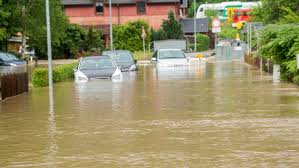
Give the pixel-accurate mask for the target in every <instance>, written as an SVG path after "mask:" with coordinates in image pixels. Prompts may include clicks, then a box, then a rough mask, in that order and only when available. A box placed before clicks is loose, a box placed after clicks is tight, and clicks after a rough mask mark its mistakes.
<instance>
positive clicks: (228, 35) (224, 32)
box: [219, 23, 238, 39]
mask: <svg viewBox="0 0 299 168" xmlns="http://www.w3.org/2000/svg"><path fill="white" fill-rule="evenodd" d="M237 33H238V30H237V29H234V28H233V27H232V25H231V23H222V24H221V32H220V35H219V36H220V38H224V39H235V38H236V35H237Z"/></svg>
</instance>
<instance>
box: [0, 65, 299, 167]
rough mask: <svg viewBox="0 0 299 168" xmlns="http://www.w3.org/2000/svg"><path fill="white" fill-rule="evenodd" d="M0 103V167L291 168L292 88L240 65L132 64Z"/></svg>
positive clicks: (296, 127) (296, 113)
mask: <svg viewBox="0 0 299 168" xmlns="http://www.w3.org/2000/svg"><path fill="white" fill-rule="evenodd" d="M48 93H49V92H48V88H40V89H32V90H31V91H30V93H28V94H24V95H21V96H18V97H15V98H12V99H8V100H6V101H5V102H2V103H1V104H0V167H1V168H19V167H22V168H23V167H25V168H37V167H50V168H52V167H54V168H55V167H57V168H74V167H78V168H99V167H107V168H112V167H138V168H139V167H149V168H151V167H166V168H171V167H177V168H188V167H195V168H198V167H224V168H226V167H246V168H247V167H299V89H298V87H297V86H295V85H292V84H276V85H274V84H273V83H272V81H271V77H270V76H267V74H261V73H260V72H259V71H257V70H254V69H252V68H250V67H248V66H247V65H244V64H240V63H207V64H200V65H193V66H190V67H188V68H158V69H157V68H153V67H151V66H141V67H140V71H138V72H137V73H134V72H133V73H126V74H125V79H124V81H123V82H121V83H112V82H111V81H108V80H98V81H91V82H89V83H86V84H75V83H73V82H66V83H61V84H57V85H55V87H54V106H53V109H51V108H50V106H49V97H48V95H49V94H48Z"/></svg>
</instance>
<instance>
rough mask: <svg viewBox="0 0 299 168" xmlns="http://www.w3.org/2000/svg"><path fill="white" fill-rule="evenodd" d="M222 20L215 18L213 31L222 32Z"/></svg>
mask: <svg viewBox="0 0 299 168" xmlns="http://www.w3.org/2000/svg"><path fill="white" fill-rule="evenodd" d="M220 25H221V22H220V20H219V19H217V18H215V19H213V21H212V33H220V32H221V27H220Z"/></svg>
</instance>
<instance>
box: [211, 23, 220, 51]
mask: <svg viewBox="0 0 299 168" xmlns="http://www.w3.org/2000/svg"><path fill="white" fill-rule="evenodd" d="M220 25H221V22H220V20H219V19H218V18H214V19H213V21H212V33H214V34H215V48H216V45H217V41H218V39H217V33H220V32H221V27H220Z"/></svg>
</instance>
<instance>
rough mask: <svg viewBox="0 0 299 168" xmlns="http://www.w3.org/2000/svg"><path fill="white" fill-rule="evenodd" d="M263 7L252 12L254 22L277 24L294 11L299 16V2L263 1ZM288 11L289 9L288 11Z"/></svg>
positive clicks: (292, 0)
mask: <svg viewBox="0 0 299 168" xmlns="http://www.w3.org/2000/svg"><path fill="white" fill-rule="evenodd" d="M261 2H262V5H261V6H259V7H257V8H255V9H254V10H253V11H252V15H254V16H255V17H254V19H253V21H256V22H263V23H266V24H269V23H270V24H271V23H277V22H279V21H281V20H282V19H284V17H285V16H286V15H287V14H288V13H289V11H292V12H294V13H296V14H299V1H294V0H275V1H273V0H262V1H261ZM286 9H289V11H288V10H286Z"/></svg>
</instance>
